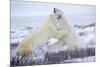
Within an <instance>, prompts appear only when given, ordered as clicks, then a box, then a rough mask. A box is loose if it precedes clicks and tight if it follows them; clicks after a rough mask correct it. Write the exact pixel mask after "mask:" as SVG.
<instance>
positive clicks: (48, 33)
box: [17, 8, 81, 56]
mask: <svg viewBox="0 0 100 67" xmlns="http://www.w3.org/2000/svg"><path fill="white" fill-rule="evenodd" d="M52 37H53V38H55V39H58V41H57V42H55V43H54V44H53V45H51V46H49V47H48V52H53V49H56V48H58V49H60V48H61V47H63V46H65V45H67V46H68V47H70V48H72V49H77V50H79V49H80V46H81V45H80V43H79V40H78V38H77V35H76V33H75V32H74V30H73V29H72V27H71V26H70V25H69V23H68V22H67V20H66V19H65V16H64V14H63V12H62V11H61V10H59V9H57V8H54V10H53V13H52V14H50V15H49V16H48V18H47V20H46V21H45V22H44V23H43V24H42V25H41V27H40V28H39V30H37V31H34V32H33V33H30V34H29V35H27V36H26V37H25V38H24V39H23V40H22V41H21V42H20V43H19V45H18V47H17V54H19V55H21V56H28V55H30V54H32V50H33V49H34V48H36V47H38V46H39V45H41V44H42V45H43V43H47V42H48V40H49V39H50V38H52Z"/></svg>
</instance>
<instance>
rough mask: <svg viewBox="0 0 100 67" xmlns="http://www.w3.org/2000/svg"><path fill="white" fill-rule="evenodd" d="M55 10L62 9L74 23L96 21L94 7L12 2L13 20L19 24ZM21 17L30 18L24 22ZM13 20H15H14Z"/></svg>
mask: <svg viewBox="0 0 100 67" xmlns="http://www.w3.org/2000/svg"><path fill="white" fill-rule="evenodd" d="M53 8H58V9H61V10H62V11H63V12H64V14H65V15H66V17H68V19H69V21H71V22H72V23H80V22H81V23H80V24H82V23H87V22H94V21H95V14H96V12H95V9H96V6H94V5H73V4H57V3H40V2H29V1H11V20H13V19H16V20H17V22H22V21H25V20H26V21H28V20H29V22H33V21H34V20H36V19H34V20H32V21H31V20H30V18H29V17H31V19H32V17H35V18H38V17H41V16H42V17H45V16H47V15H48V14H50V13H52V11H53ZM21 17H24V18H25V17H28V18H29V19H28V18H26V19H24V20H21V21H20V20H19V19H18V18H20V19H21ZM12 18H13V19H12Z"/></svg>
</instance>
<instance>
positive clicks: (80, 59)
mask: <svg viewBox="0 0 100 67" xmlns="http://www.w3.org/2000/svg"><path fill="white" fill-rule="evenodd" d="M93 61H95V56H90V57H84V58H74V59H71V60H70V59H69V60H65V61H64V63H66V62H93Z"/></svg>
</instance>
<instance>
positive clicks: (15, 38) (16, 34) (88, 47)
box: [11, 25, 95, 64]
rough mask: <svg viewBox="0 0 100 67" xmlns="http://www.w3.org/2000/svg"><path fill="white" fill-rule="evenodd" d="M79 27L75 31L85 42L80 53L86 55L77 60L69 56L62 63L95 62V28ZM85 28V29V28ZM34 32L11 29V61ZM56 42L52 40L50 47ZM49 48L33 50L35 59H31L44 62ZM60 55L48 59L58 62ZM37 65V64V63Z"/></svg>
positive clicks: (28, 29) (29, 29)
mask: <svg viewBox="0 0 100 67" xmlns="http://www.w3.org/2000/svg"><path fill="white" fill-rule="evenodd" d="M77 26H78V25H77ZM77 26H75V27H74V29H75V31H76V32H77V33H78V34H79V36H80V38H81V39H82V40H83V42H84V45H83V48H82V50H81V51H80V52H79V53H81V52H83V53H84V54H80V55H75V56H77V58H74V57H71V56H74V54H72V55H71V54H69V55H68V56H67V57H68V59H67V60H63V61H62V60H61V62H60V63H68V62H91V61H95V26H92V27H85V26H80V27H77ZM83 27H85V28H83ZM32 31H33V29H32V28H22V29H11V59H12V58H13V57H15V56H16V53H15V48H16V47H17V45H18V43H19V42H20V41H21V40H22V39H23V38H24V37H25V36H26V35H27V34H29V33H31V32H32ZM56 41H57V39H51V40H49V41H48V42H49V44H50V45H52V43H54V42H56ZM48 46H49V45H47V44H44V45H43V46H39V47H38V48H36V49H34V50H33V51H34V54H33V56H34V57H35V58H33V57H32V58H31V59H33V60H38V59H42V60H43V59H45V57H46V52H47V49H48ZM65 47H66V46H65ZM65 47H63V48H61V49H59V50H61V51H64V50H65V51H66V49H65ZM62 53H63V54H64V52H62ZM65 53H66V52H65ZM72 53H74V52H72ZM60 54H61V53H59V52H58V53H56V54H51V56H47V57H50V58H46V59H49V60H50V59H52V57H54V58H55V57H56V58H55V59H56V60H57V59H59V56H58V58H57V56H56V55H60ZM49 55H50V54H49ZM53 55H54V56H53ZM64 55H66V54H64ZM70 55H71V56H70ZM83 55H84V56H83ZM78 57H79V58H78ZM64 58H65V57H64ZM11 61H12V60H11ZM57 61H58V60H57ZM47 62H48V63H50V62H49V61H47ZM41 63H42V61H41V62H40V63H38V64H41ZM48 63H47V64H48ZM54 63H55V62H54ZM35 64H37V63H35ZM42 64H43V63H42ZM44 64H46V63H44Z"/></svg>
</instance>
